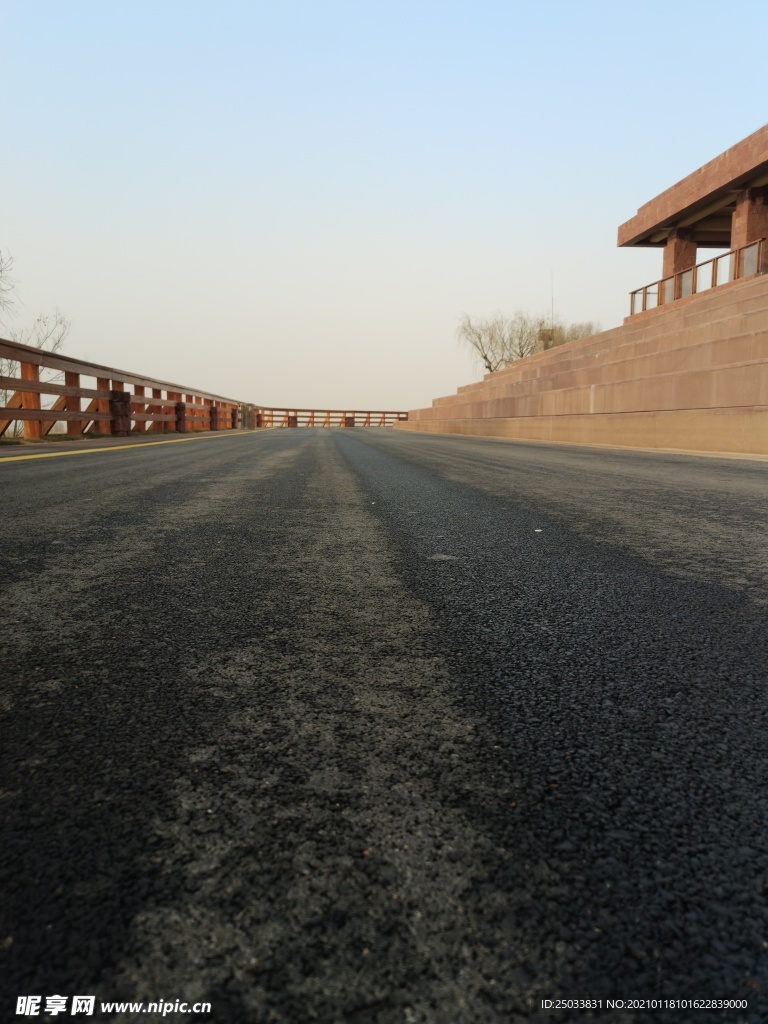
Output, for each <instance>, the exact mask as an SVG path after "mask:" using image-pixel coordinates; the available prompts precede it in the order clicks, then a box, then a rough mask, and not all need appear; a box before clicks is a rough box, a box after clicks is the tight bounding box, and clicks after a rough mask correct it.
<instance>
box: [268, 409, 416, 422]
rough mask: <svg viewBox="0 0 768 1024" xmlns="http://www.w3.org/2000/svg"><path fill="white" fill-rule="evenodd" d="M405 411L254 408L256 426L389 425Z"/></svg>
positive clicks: (401, 418)
mask: <svg viewBox="0 0 768 1024" xmlns="http://www.w3.org/2000/svg"><path fill="white" fill-rule="evenodd" d="M407 419H408V413H407V412H381V411H378V412H368V411H363V412H361V411H360V410H359V409H357V410H344V409H283V408H280V409H263V408H261V407H257V408H256V424H255V425H256V426H257V427H391V426H392V424H393V423H395V422H396V421H397V420H407Z"/></svg>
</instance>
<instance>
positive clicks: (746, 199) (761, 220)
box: [731, 188, 768, 249]
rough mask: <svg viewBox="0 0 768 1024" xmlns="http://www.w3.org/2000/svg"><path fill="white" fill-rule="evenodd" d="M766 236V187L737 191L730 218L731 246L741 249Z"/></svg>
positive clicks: (767, 192)
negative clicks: (734, 205) (734, 207)
mask: <svg viewBox="0 0 768 1024" xmlns="http://www.w3.org/2000/svg"><path fill="white" fill-rule="evenodd" d="M758 238H768V189H765V188H747V189H744V191H743V192H740V193H739V196H738V198H737V200H736V209H735V210H734V211H733V217H732V218H731V248H732V249H741V247H742V246H744V245H749V243H750V242H756V241H757V239H758Z"/></svg>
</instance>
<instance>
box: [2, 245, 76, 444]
mask: <svg viewBox="0 0 768 1024" xmlns="http://www.w3.org/2000/svg"><path fill="white" fill-rule="evenodd" d="M12 267H13V257H12V256H9V255H7V254H4V253H2V252H0V314H5V315H7V314H8V313H9V312H11V311H12V310H13V309H14V307H15V305H16V299H15V293H16V282H15V281H14V280H13V278H12V276H11V268H12ZM0 322H2V321H1V320H0ZM71 326H72V324H71V323H70V321H69V320H68V319H67V317H65V316H64V314H63V313H62V312H60V310H58V309H57V310H56V312H55V313H53V314H52V315H47V314H45V313H41V314H40V316H39V317H38V318H37V320H35V322H34V324H32V326H31V327H22V328H16V329H14V330H12V331H10V336H11V340H12V341H16V342H19V344H21V345H32V346H34V347H35V348H40V349H45V350H46V352H58V351H59V349H61V348H62V347H63V345H64V342H65V341H66V340H67V335H68V334H69V332H70V328H71ZM18 373H19V364H18V362H17V361H16V360H15V359H6V358H0V377H17V376H18ZM60 378H61V374H60V373H56V372H55V371H46V370H45V369H42V368H41V372H40V380H42V381H48V382H50V381H56V380H58V379H60ZM13 394H14V392H13V391H11V390H10V389H9V388H7V387H2V388H0V405H3V406H7V405H8V404H9V402H11V401H12V400H13ZM49 404H50V403H49ZM10 430H11V436H12V437H18V436H19V435H20V434H21V431H22V424H21V422H20V421H19V420H15V421H14V422H13V424H12V425H11V428H10Z"/></svg>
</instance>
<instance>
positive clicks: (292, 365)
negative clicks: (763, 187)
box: [0, 0, 768, 409]
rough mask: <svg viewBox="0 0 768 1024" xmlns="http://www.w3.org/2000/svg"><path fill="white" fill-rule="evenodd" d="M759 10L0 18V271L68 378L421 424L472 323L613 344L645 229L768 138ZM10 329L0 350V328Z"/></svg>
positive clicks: (505, 5)
mask: <svg viewBox="0 0 768 1024" xmlns="http://www.w3.org/2000/svg"><path fill="white" fill-rule="evenodd" d="M767 28H768V5H766V4H765V3H764V0H760V2H758V0H746V2H744V3H741V4H739V5H738V7H730V8H729V7H728V6H727V5H724V4H723V3H721V2H720V3H713V2H706V0H705V2H698V3H685V2H678V3H675V4H672V3H669V2H666V0H665V2H659V0H649V2H647V3H643V4H636V3H622V2H615V0H614V2H602V0H601V2H583V3H578V4H577V3H567V2H563V0H544V2H536V3H517V2H501V0H474V2H469V0H454V2H450V0H444V2H440V3H438V2H426V0H411V2H409V3H404V2H401V0H387V2H380V0H372V2H366V0H358V2H356V3H353V2H340V0H326V2H322V3H319V2H318V3H310V2H307V0H300V2H295V0H288V2H282V3H272V4H266V3H245V2H242V3H235V2H232V0H217V2H215V3H213V2H210V3H209V2H197V0H187V2H179V0H153V2H151V3H149V2H145V0H134V2H132V3H130V4H128V3H123V2H119V3H118V2H112V0H98V2H82V0H57V2H48V0H45V2H43V0H0V56H1V57H2V67H3V94H4V104H3V107H4V117H3V159H2V162H1V163H0V182H1V183H2V188H1V189H0V196H1V197H2V198H1V203H2V206H1V207H0V248H2V249H3V250H5V251H10V252H11V253H12V254H13V255H14V257H15V259H16V276H17V278H18V282H19V296H20V298H21V300H22V301H23V306H22V307H21V309H20V311H19V315H18V317H17V319H16V321H15V322H13V323H11V324H10V327H13V326H20V325H22V324H23V323H26V322H31V321H32V320H33V319H34V317H35V316H36V315H37V313H38V312H42V311H46V312H48V311H53V310H54V309H55V308H56V307H58V308H60V309H61V310H62V311H63V312H64V313H66V315H67V316H68V317H70V319H71V320H72V322H73V328H72V333H71V336H70V340H69V342H68V351H69V352H70V353H71V354H72V355H78V356H82V357H84V358H90V359H92V360H94V361H96V362H100V363H106V364H108V365H114V366H118V367H121V368H125V369H130V370H135V371H139V372H142V373H146V374H148V375H153V376H157V377H160V378H163V379H167V380H171V381H174V382H178V383H180V384H187V385H190V386H199V387H201V388H203V387H204V388H207V389H209V390H211V391H215V392H218V393H221V394H225V395H230V396H232V397H236V398H240V399H243V400H247V401H254V402H258V403H262V404H276V405H278V404H280V405H282V404H293V405H298V406H310V405H315V406H318V407H321V406H331V407H338V406H356V407H357V408H384V407H386V408H396V409H399V408H405V409H407V408H414V407H418V406H421V405H427V404H429V402H430V401H431V399H432V398H433V397H436V396H438V395H441V394H446V393H450V392H452V391H454V390H455V389H456V387H458V386H459V385H461V384H464V383H468V382H469V381H470V380H472V379H475V378H477V377H478V376H479V372H478V371H477V369H476V367H475V365H474V364H473V363H472V361H471V359H470V358H469V356H468V355H467V354H465V353H463V352H462V351H461V350H460V349H458V348H457V345H456V341H455V328H456V324H457V321H458V319H459V317H460V316H461V315H462V314H463V313H470V314H473V315H479V314H483V313H490V312H493V311H494V310H496V309H500V310H504V311H507V312H512V311H513V310H515V309H517V308H520V309H523V310H526V311H528V312H530V313H534V314H547V313H548V311H549V306H550V282H551V281H552V280H553V281H554V298H555V308H556V311H557V312H558V313H559V315H560V316H561V317H562V318H563V319H565V320H567V321H572V320H586V319H591V320H599V321H600V322H601V323H602V325H603V327H605V328H607V327H612V326H615V325H616V324H618V323H620V322H621V319H622V318H623V317H624V316H625V315H626V312H627V305H628V299H627V293H628V292H629V290H630V289H631V288H634V287H637V286H639V285H642V284H645V283H647V282H648V281H650V280H652V279H654V278H656V277H657V276H659V274H660V268H661V257H660V254H659V253H658V252H653V251H651V252H633V251H630V250H620V249H617V248H616V229H617V227H618V225H619V223H621V222H622V221H624V220H627V219H628V218H629V217H631V216H632V215H633V214H634V212H635V210H636V209H637V207H638V206H639V205H641V204H642V203H643V202H645V201H646V200H648V199H650V198H651V197H652V196H654V195H656V194H657V193H658V192H659V191H661V190H662V189H664V188H666V187H667V186H669V185H671V184H673V183H674V182H675V181H677V180H678V179H679V178H681V177H683V176H684V175H685V174H687V173H688V172H690V171H692V170H694V169H695V168H696V167H698V166H699V165H700V164H702V163H704V162H705V161H707V160H709V159H710V158H712V157H714V156H716V155H717V154H718V153H719V152H721V151H722V150H723V149H725V148H727V147H728V146H730V145H732V144H733V143H735V142H737V141H739V139H741V138H743V137H744V136H745V135H748V134H749V133H750V132H753V131H755V130H756V129H757V128H759V127H760V126H761V125H762V124H764V123H765V122H766V120H768V117H767V116H766V110H768V104H766V99H765V89H764V77H765V76H764V68H765V39H766V29H767ZM4 333H6V334H7V333H8V328H6V329H5V331H4Z"/></svg>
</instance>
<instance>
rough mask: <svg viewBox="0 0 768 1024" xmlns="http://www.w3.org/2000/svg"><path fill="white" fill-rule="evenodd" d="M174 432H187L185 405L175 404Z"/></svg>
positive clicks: (183, 403) (182, 403) (181, 403)
mask: <svg viewBox="0 0 768 1024" xmlns="http://www.w3.org/2000/svg"><path fill="white" fill-rule="evenodd" d="M176 432H177V433H178V434H186V432H187V403H186V402H177V403H176Z"/></svg>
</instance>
